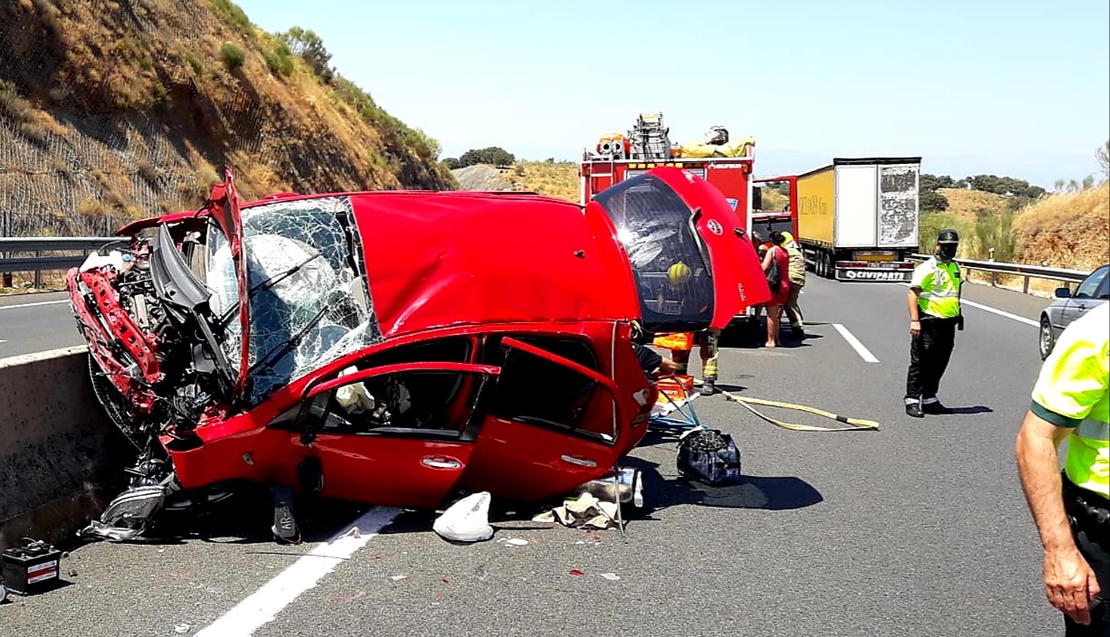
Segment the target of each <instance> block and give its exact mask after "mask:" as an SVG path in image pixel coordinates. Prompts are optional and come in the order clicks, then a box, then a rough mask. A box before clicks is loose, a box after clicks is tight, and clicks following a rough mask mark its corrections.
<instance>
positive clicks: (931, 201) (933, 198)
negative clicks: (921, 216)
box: [918, 190, 948, 212]
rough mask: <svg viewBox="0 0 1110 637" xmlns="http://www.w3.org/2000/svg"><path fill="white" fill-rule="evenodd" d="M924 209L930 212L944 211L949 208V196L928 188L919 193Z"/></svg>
mask: <svg viewBox="0 0 1110 637" xmlns="http://www.w3.org/2000/svg"><path fill="white" fill-rule="evenodd" d="M918 199H919V201H920V204H921V209H922V210H928V211H929V212H943V211H945V210H948V197H945V196H944V195H942V194H940V193H939V192H937V191H935V190H926V191H924V192H921V193H919V194H918Z"/></svg>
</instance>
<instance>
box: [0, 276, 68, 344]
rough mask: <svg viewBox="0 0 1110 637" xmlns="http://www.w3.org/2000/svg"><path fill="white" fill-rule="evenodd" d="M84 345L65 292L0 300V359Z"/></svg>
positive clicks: (25, 295) (14, 296)
mask: <svg viewBox="0 0 1110 637" xmlns="http://www.w3.org/2000/svg"><path fill="white" fill-rule="evenodd" d="M84 344H85V340H84V339H83V338H81V334H80V333H79V332H78V331H77V324H76V323H75V322H74V320H73V313H72V312H71V311H70V309H69V297H68V296H67V295H66V293H65V292H48V293H43V294H13V295H11V296H0V358H6V357H8V356H19V355H20V354H31V353H34V352H42V351H45V350H49V349H56V348H59V347H72V346H74V345H84Z"/></svg>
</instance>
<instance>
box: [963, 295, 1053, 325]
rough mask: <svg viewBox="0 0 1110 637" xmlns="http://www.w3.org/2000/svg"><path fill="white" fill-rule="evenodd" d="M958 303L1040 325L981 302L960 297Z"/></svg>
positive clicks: (1028, 323) (1029, 323) (1020, 321)
mask: <svg viewBox="0 0 1110 637" xmlns="http://www.w3.org/2000/svg"><path fill="white" fill-rule="evenodd" d="M960 303H962V304H963V305H970V306H971V307H977V308H979V309H980V310H985V311H987V312H991V313H993V314H997V315H999V316H1005V317H1006V318H1008V319H1013V320H1015V321H1017V322H1019V323H1025V324H1026V325H1032V326H1033V327H1040V325H1041V324H1040V323H1038V322H1036V321H1034V320H1032V319H1027V318H1025V317H1024V316H1018V315H1017V314H1010V313H1009V312H1005V311H1003V310H999V309H997V308H993V307H991V306H989V305H983V304H981V303H976V302H975V301H968V300H967V299H960Z"/></svg>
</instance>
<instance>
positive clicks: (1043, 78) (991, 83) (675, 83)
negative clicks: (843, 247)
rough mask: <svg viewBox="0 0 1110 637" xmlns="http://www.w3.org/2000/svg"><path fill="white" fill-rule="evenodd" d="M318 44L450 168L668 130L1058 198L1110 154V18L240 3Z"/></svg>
mask: <svg viewBox="0 0 1110 637" xmlns="http://www.w3.org/2000/svg"><path fill="white" fill-rule="evenodd" d="M238 4H239V5H240V6H241V7H242V8H243V9H244V10H245V11H246V12H247V14H248V15H249V16H250V18H251V20H252V21H253V22H254V23H255V24H257V25H259V26H260V27H262V28H264V29H266V30H268V31H281V30H285V29H287V28H289V27H290V26H293V25H298V26H301V27H304V28H306V29H312V30H314V31H315V32H316V33H317V34H319V35H320V37H321V38H323V40H324V43H325V45H326V46H327V48H328V50H329V51H330V52H331V53H332V54H333V57H332V62H333V64H334V66H335V67H336V68H337V69H338V71H339V72H340V73H342V74H343V75H344V76H346V77H348V78H350V79H351V80H353V81H354V82H355V83H357V84H358V85H359V86H361V87H362V88H363V89H365V90H366V91H367V92H369V93H370V94H371V95H372V96H373V97H374V99H375V100H376V101H377V102H378V103H379V104H380V105H381V106H382V107H383V108H385V109H386V110H387V111H389V112H390V113H392V114H393V115H395V116H396V117H398V118H400V119H401V120H403V121H404V122H405V123H407V124H409V125H410V126H414V127H419V128H421V129H423V130H424V131H425V132H426V133H428V134H429V135H431V136H432V137H435V138H436V139H438V140H440V143H441V144H442V146H443V155H442V156H444V157H447V156H458V155H459V154H461V153H462V152H464V151H466V150H467V149H469V148H478V147H485V146H491V145H496V146H502V147H504V148H506V149H507V150H509V151H510V152H513V153H515V154H516V155H517V156H518V157H524V158H529V159H543V158H546V157H549V156H554V157H557V158H561V159H577V158H578V157H579V156H580V153H581V150H582V148H583V147H585V146H593V145H594V144H595V143H596V140H597V137H598V135H599V134H601V133H604V132H608V131H627V130H628V128H630V127H631V125H632V122H633V121H634V120H635V118H636V115H637V114H638V113H640V112H662V113H663V114H664V120H665V122H666V123H667V124H668V125H669V126H670V128H671V137H672V139H673V140H675V141H683V140H689V139H694V138H697V139H700V138H701V136H702V134H703V132H704V131H705V129H706V128H707V127H708V126H710V125H713V124H722V125H724V126H726V127H727V128H728V129H729V131H730V132H731V134H732V135H733V137H737V136H744V135H752V136H754V137H755V139H756V148H757V169H756V172H757V173H759V174H764V175H766V174H769V173H771V172H780V171H783V172H785V171H796V170H804V169H807V168H812V167H816V166H817V165H820V164H822V163H825V162H826V161H827V160H828V159H829V158H830V157H832V156H834V155H836V156H853V155H857V156H858V155H887V154H892V155H913V156H916V155H920V156H922V157H923V158H924V169H925V170H926V171H928V172H934V173H948V174H952V175H954V176H957V177H962V176H964V175H966V174H975V173H980V172H982V173H992V172H993V173H996V174H1006V175H1010V176H1014V177H1019V178H1023V179H1027V180H1029V181H1031V182H1033V183H1037V184H1040V185H1042V186H1045V187H1051V186H1052V183H1053V182H1054V181H1055V180H1056V179H1057V178H1068V179H1072V178H1075V179H1081V178H1083V177H1084V176H1086V175H1088V174H1090V173H1094V172H1097V170H1098V164H1097V162H1096V161H1095V159H1094V151H1095V149H1096V148H1097V147H1098V146H1099V145H1100V144H1102V143H1104V142H1106V140H1107V138H1108V137H1110V27H1108V25H1110V3H1108V2H1107V0H1058V1H1057V2H1055V4H1053V3H1048V2H1044V1H1043V0H1041V1H1039V2H1031V1H1027V0H1010V1H1005V2H1004V1H1003V0H978V1H975V0H968V1H966V2H960V1H956V0H930V1H928V2H920V1H917V0H890V1H889V2H878V1H874V2H867V1H862V0H829V1H823V0H811V1H802V0H795V1H793V2H790V1H779V2H770V1H761V2H751V1H748V0H701V1H699V2H690V1H672V2H659V1H654V0H638V1H630V0H605V1H577V0H574V1H572V0H559V1H547V2H540V1H538V0H518V1H516V2H507V1H500V0H471V1H469V2H464V1H461V0H407V1H405V0H398V1H395V2H378V1H376V0H368V1H365V2H360V1H358V0H313V1H311V2H305V0H239V2H238Z"/></svg>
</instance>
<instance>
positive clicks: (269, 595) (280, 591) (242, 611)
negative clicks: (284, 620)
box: [196, 508, 401, 637]
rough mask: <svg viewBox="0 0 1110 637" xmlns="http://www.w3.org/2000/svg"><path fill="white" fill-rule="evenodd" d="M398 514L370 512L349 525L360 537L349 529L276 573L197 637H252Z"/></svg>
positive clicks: (387, 510)
mask: <svg viewBox="0 0 1110 637" xmlns="http://www.w3.org/2000/svg"><path fill="white" fill-rule="evenodd" d="M400 514H401V509H396V508H373V509H370V510H369V511H367V512H366V513H365V514H363V516H362V517H360V518H359V519H357V520H355V521H354V522H353V523H352V525H351V526H355V527H358V529H359V534H360V537H354V536H351V535H347V533H348V532H349V528H350V527H348V530H347V531H343V532H342V533H340V534H338V535H336V536H335V537H334V538H332V539H331V541H330V542H328V543H327V544H321V545H320V546H317V547H316V548H315V549H313V550H312V552H311V553H309V554H308V555H305V556H302V557H301V558H300V559H299V560H297V561H296V562H294V563H293V564H292V565H291V566H290V567H289V568H287V569H285V570H284V571H282V572H281V573H278V575H277V577H275V578H274V579H272V580H270V581H269V582H267V583H266V584H265V585H264V586H263V587H262V588H260V589H258V590H257V591H255V592H254V593H253V594H252V595H251V596H250V597H248V598H246V599H244V600H243V601H241V602H239V604H237V605H236V606H235V608H232V609H231V610H230V611H228V613H227V614H226V615H224V616H223V617H221V618H219V619H217V620H216V621H215V622H213V623H212V624H211V625H209V626H207V627H205V628H204V629H203V630H201V631H200V632H198V633H197V634H196V637H215V636H217V635H219V636H220V637H225V636H226V637H233V636H234V637H238V636H240V635H241V636H243V637H247V636H249V635H251V634H253V633H254V631H256V630H258V629H259V628H261V627H262V626H263V625H264V624H266V623H269V622H271V621H273V619H274V618H275V617H276V616H277V614H278V613H280V612H281V611H282V609H284V608H285V607H286V606H288V605H289V604H291V603H292V602H293V600H295V599H297V597H298V596H300V595H301V593H304V592H305V591H307V590H309V589H310V588H312V587H314V586H316V583H317V582H319V581H320V578H322V577H323V576H325V575H327V574H328V573H330V572H331V571H332V570H334V569H335V567H336V566H337V565H338V564H339V562H341V561H343V560H346V559H348V558H350V557H351V556H352V555H354V553H355V551H357V550H359V549H360V548H362V547H363V546H365V545H366V543H367V542H369V541H370V538H372V537H374V536H375V535H377V534H378V533H379V532H380V531H381V530H382V529H383V528H385V526H386V525H387V524H389V523H390V522H392V521H393V519H394V518H396V517H397V516H398V515H400Z"/></svg>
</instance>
